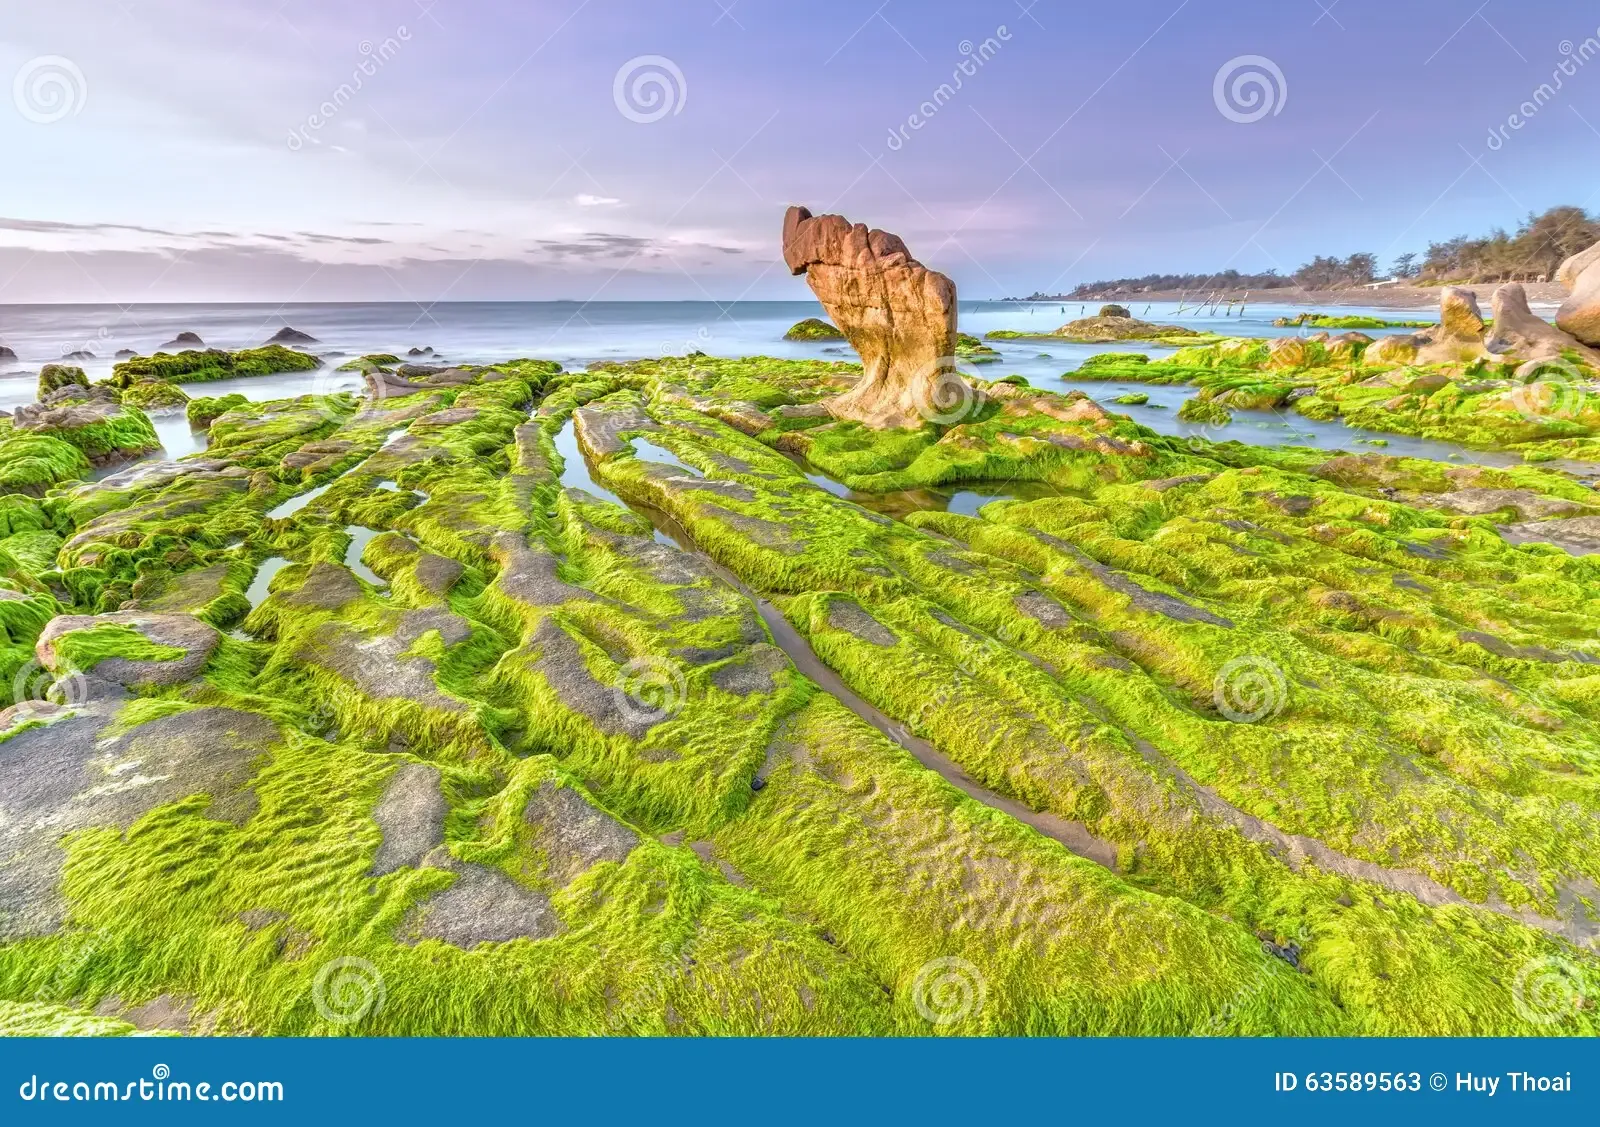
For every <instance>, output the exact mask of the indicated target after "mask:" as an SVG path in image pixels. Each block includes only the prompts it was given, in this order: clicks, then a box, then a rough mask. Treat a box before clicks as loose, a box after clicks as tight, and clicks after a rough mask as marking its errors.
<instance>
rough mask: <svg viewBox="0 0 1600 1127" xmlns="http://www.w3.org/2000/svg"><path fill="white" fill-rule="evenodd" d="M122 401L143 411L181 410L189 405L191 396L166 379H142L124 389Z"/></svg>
mask: <svg viewBox="0 0 1600 1127" xmlns="http://www.w3.org/2000/svg"><path fill="white" fill-rule="evenodd" d="M122 402H124V403H126V404H128V405H129V406H132V407H138V408H139V409H140V410H143V411H167V410H181V409H183V408H185V407H187V406H188V404H189V396H188V395H186V394H185V393H184V390H183V389H182V388H181V387H179V386H178V385H176V384H170V383H167V382H165V381H164V380H140V381H139V382H138V383H136V384H132V385H131V386H129V387H127V388H125V389H123V392H122Z"/></svg>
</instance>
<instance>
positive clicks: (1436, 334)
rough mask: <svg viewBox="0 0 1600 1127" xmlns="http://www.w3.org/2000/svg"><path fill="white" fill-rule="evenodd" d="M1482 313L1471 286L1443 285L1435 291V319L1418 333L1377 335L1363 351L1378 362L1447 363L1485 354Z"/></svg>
mask: <svg viewBox="0 0 1600 1127" xmlns="http://www.w3.org/2000/svg"><path fill="white" fill-rule="evenodd" d="M1483 332H1484V323H1483V314H1482V312H1480V311H1479V309H1478V298H1477V295H1476V294H1474V293H1473V292H1472V291H1471V290H1467V289H1461V288H1459V287H1457V286H1446V287H1445V288H1444V290H1443V291H1442V292H1441V293H1440V295H1439V323H1438V324H1437V325H1435V326H1434V327H1433V328H1431V329H1424V330H1422V331H1421V332H1420V333H1406V334H1398V335H1395V336H1388V337H1381V338H1379V339H1378V341H1376V342H1375V343H1374V344H1373V345H1372V346H1371V347H1369V348H1368V349H1367V351H1366V355H1365V358H1366V359H1367V360H1368V361H1372V362H1376V363H1380V364H1451V363H1458V362H1467V361H1472V360H1478V359H1481V358H1483V357H1485V356H1487V355H1488V354H1489V353H1488V350H1487V349H1486V348H1485V347H1484V344H1483Z"/></svg>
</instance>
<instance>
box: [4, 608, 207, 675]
mask: <svg viewBox="0 0 1600 1127" xmlns="http://www.w3.org/2000/svg"><path fill="white" fill-rule="evenodd" d="M108 628H109V629H111V630H116V631H118V632H120V633H121V634H123V635H124V636H125V637H126V639H127V643H128V644H125V643H124V642H122V641H121V640H119V641H117V642H113V643H107V642H105V641H103V640H99V639H97V640H96V641H94V642H85V643H84V644H83V645H82V646H79V647H76V648H75V647H74V644H73V641H72V636H73V635H74V634H85V635H86V636H87V637H94V636H95V634H90V633H89V632H95V633H96V634H103V633H104V632H105V631H106V630H107V629H108ZM133 635H137V636H138V637H139V638H140V639H142V643H133V638H132V636H133ZM221 640H222V636H221V635H220V634H218V633H217V632H216V630H215V629H213V628H212V627H210V626H208V625H207V624H206V623H204V622H201V621H200V620H199V619H198V618H195V617H193V616H191V615H187V614H149V613H145V612H139V611H121V612H118V613H116V614H98V615H84V614H64V615H59V616H57V617H56V618H53V619H51V620H50V623H49V625H47V626H46V627H45V628H44V633H42V634H40V635H39V641H38V644H37V646H36V647H35V651H34V652H35V655H36V656H37V657H38V659H39V664H40V665H43V666H44V667H45V668H46V669H48V670H50V671H51V672H53V673H57V674H68V673H72V672H79V673H81V674H82V675H83V676H84V677H87V678H88V679H89V680H90V681H91V682H92V683H93V682H99V683H105V684H109V685H115V686H117V687H119V688H122V689H151V688H163V687H166V686H169V685H180V684H183V683H184V682H186V681H190V680H193V679H194V678H195V677H197V676H199V675H200V671H201V670H202V669H204V668H205V666H206V663H207V662H209V661H210V660H211V655H212V654H213V653H215V652H216V649H217V645H218V643H220V642H221ZM118 647H122V648H124V649H126V650H127V651H128V652H131V653H135V654H138V655H139V656H134V657H127V656H119V655H118V653H117V652H115V651H116V649H117V648H118ZM79 649H81V650H82V651H83V652H82V653H79V652H78V650H79ZM102 649H104V650H105V652H104V653H103V654H102V652H101V651H102ZM158 653H159V654H160V655H161V656H159V657H156V656H154V655H155V654H158ZM147 654H148V655H149V656H147ZM86 656H87V657H89V658H91V659H98V660H92V663H91V661H85V660H83V659H84V657H86ZM83 666H87V668H82V667H83Z"/></svg>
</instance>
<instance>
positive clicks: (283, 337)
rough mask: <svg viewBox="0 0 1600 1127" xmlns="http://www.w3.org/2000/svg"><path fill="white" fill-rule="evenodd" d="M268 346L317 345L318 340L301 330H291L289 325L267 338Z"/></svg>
mask: <svg viewBox="0 0 1600 1127" xmlns="http://www.w3.org/2000/svg"><path fill="white" fill-rule="evenodd" d="M267 343H268V344H317V343H319V342H318V340H317V338H316V337H314V336H312V335H311V334H310V333H302V332H301V331H300V330H299V329H291V328H290V327H289V326H288V325H285V326H284V327H283V328H281V329H279V330H278V331H277V332H275V333H273V334H272V335H271V336H270V337H268V338H267Z"/></svg>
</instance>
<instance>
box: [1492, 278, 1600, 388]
mask: <svg viewBox="0 0 1600 1127" xmlns="http://www.w3.org/2000/svg"><path fill="white" fill-rule="evenodd" d="M1486 343H1487V345H1488V348H1489V351H1490V352H1496V353H1507V354H1510V355H1512V356H1515V357H1516V358H1517V359H1519V360H1553V359H1559V358H1560V357H1561V354H1562V353H1563V352H1576V353H1577V354H1578V355H1579V356H1581V357H1583V359H1584V360H1586V361H1587V362H1588V363H1589V365H1590V366H1591V367H1595V368H1600V353H1597V352H1595V351H1594V350H1593V349H1591V348H1589V347H1588V346H1586V345H1584V344H1582V343H1580V342H1579V341H1578V340H1577V339H1576V338H1575V337H1573V336H1572V335H1571V334H1570V333H1564V332H1562V331H1561V330H1560V329H1558V328H1556V327H1555V326H1554V325H1552V324H1550V322H1548V321H1546V320H1544V319H1543V318H1542V317H1539V316H1537V315H1535V314H1534V312H1533V310H1531V309H1529V308H1528V294H1527V291H1526V290H1524V289H1523V288H1522V285H1521V283H1518V282H1510V283H1508V284H1506V285H1503V286H1501V287H1500V288H1499V289H1497V290H1495V291H1494V331H1493V332H1492V333H1490V334H1489V339H1488V341H1487V342H1486Z"/></svg>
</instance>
